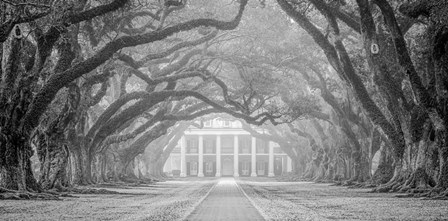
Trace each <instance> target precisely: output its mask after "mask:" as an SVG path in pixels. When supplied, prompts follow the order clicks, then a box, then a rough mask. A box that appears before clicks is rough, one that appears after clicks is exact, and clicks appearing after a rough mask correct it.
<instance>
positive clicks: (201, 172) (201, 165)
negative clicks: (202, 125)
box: [198, 135, 204, 177]
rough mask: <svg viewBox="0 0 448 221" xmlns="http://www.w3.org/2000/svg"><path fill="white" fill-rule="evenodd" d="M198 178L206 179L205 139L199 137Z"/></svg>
mask: <svg viewBox="0 0 448 221" xmlns="http://www.w3.org/2000/svg"><path fill="white" fill-rule="evenodd" d="M198 164H199V165H198V177H204V137H202V135H199V159H198Z"/></svg>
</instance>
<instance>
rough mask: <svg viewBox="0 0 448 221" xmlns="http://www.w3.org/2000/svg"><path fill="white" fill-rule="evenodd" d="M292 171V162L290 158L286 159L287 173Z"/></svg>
mask: <svg viewBox="0 0 448 221" xmlns="http://www.w3.org/2000/svg"><path fill="white" fill-rule="evenodd" d="M291 171H292V160H291V158H289V156H287V157H286V172H291Z"/></svg>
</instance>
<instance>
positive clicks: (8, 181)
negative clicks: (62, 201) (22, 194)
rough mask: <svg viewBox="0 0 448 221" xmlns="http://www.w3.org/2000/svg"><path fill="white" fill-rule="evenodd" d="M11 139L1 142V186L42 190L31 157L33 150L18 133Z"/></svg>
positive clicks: (20, 189) (21, 189)
mask: <svg viewBox="0 0 448 221" xmlns="http://www.w3.org/2000/svg"><path fill="white" fill-rule="evenodd" d="M12 138H13V139H11V141H6V142H0V150H1V152H2V153H5V154H4V155H2V156H0V187H1V188H5V189H11V190H19V191H33V192H35V191H37V192H40V191H41V187H40V186H39V184H38V183H37V182H36V180H35V178H34V176H33V172H32V168H31V161H30V158H31V156H32V155H33V154H32V153H33V150H32V149H31V146H30V145H29V142H28V141H27V140H26V139H23V137H22V136H20V135H18V136H17V137H12Z"/></svg>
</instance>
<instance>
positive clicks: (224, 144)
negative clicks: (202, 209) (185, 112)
mask: <svg viewBox="0 0 448 221" xmlns="http://www.w3.org/2000/svg"><path fill="white" fill-rule="evenodd" d="M256 130H257V129H256ZM257 131H259V132H262V131H261V130H257ZM291 168H292V167H291V159H290V158H289V157H288V156H287V155H286V154H285V153H283V151H281V149H280V147H279V146H278V144H277V143H274V142H272V141H267V140H261V139H259V138H255V137H252V136H251V135H250V133H249V132H247V131H245V130H243V129H242V125H241V122H239V121H235V120H233V121H232V120H227V119H224V118H216V119H213V120H210V121H206V122H205V123H204V127H203V128H201V129H199V128H196V127H190V128H189V129H187V130H186V131H184V135H183V136H182V138H181V139H180V140H179V142H178V145H177V146H176V148H175V149H174V150H173V151H172V153H171V154H170V157H169V158H168V159H167V161H166V163H165V166H164V170H163V171H164V172H165V173H167V174H168V175H173V176H180V177H186V176H198V177H204V176H216V177H219V176H234V177H238V176H253V177H255V176H269V177H273V176H277V175H281V174H282V173H285V172H290V171H291Z"/></svg>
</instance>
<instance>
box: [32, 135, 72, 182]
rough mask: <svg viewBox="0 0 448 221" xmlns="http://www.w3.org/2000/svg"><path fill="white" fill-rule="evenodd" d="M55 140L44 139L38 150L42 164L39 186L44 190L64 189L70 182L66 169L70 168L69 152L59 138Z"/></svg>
mask: <svg viewBox="0 0 448 221" xmlns="http://www.w3.org/2000/svg"><path fill="white" fill-rule="evenodd" d="M51 138H54V139H51V140H45V139H42V140H41V142H40V143H39V146H38V148H37V154H38V156H39V160H40V162H41V167H40V176H39V184H40V185H41V186H42V188H44V189H53V188H57V189H63V187H66V186H67V184H68V182H67V180H66V178H67V176H66V167H67V166H68V157H69V152H68V148H67V147H66V146H65V145H64V143H63V141H62V140H61V139H58V138H59V137H51Z"/></svg>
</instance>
